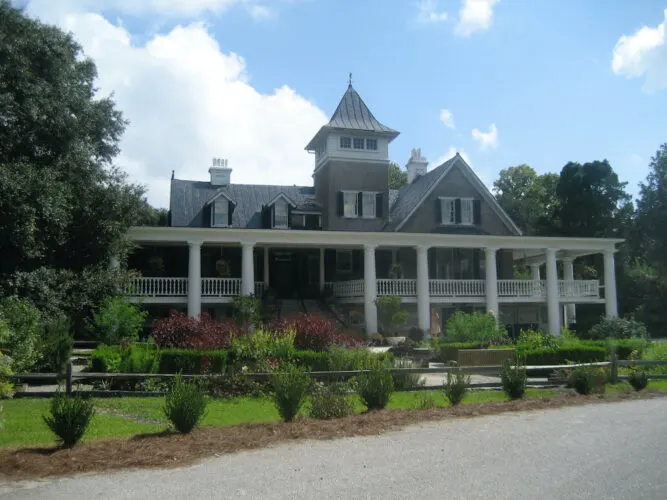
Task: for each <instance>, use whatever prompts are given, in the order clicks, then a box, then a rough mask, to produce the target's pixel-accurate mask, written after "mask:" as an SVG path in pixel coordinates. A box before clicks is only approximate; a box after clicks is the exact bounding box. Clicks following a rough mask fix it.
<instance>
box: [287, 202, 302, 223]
mask: <svg viewBox="0 0 667 500" xmlns="http://www.w3.org/2000/svg"><path fill="white" fill-rule="evenodd" d="M305 222H306V221H305V220H304V224H305ZM287 227H288V228H290V227H292V205H290V204H289V203H288V204H287Z"/></svg>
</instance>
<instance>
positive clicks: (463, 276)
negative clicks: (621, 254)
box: [127, 85, 621, 335]
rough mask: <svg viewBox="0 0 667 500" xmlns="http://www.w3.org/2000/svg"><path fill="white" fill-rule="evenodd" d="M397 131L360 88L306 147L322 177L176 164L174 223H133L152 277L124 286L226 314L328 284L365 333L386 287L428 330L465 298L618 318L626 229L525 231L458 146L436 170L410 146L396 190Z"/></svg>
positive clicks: (514, 317) (505, 315)
mask: <svg viewBox="0 0 667 500" xmlns="http://www.w3.org/2000/svg"><path fill="white" fill-rule="evenodd" d="M398 134H399V133H398V132H397V131H396V130H394V129H391V128H389V127H387V126H386V125H383V124H382V123H381V122H379V121H378V120H377V119H376V118H375V117H374V115H373V114H372V113H371V111H370V110H369V108H368V107H367V106H366V104H365V103H364V101H363V100H362V99H361V97H360V96H359V94H358V93H357V92H356V91H355V89H354V88H353V87H352V85H350V86H349V87H348V89H347V91H346V92H345V94H344V95H343V98H342V99H341V101H340V104H339V105H338V107H337V108H336V110H335V112H334V114H333V116H332V118H331V120H330V121H329V123H328V124H326V125H324V126H323V127H322V128H321V129H320V130H319V131H318V132H317V133H316V134H315V136H314V137H313V138H312V139H311V141H310V142H309V143H308V144H307V146H306V150H307V151H309V152H311V153H312V154H313V156H314V169H313V174H312V176H313V185H312V186H273V185H262V184H256V185H247V184H235V183H233V182H232V169H231V168H230V166H229V164H228V161H227V160H225V159H219V158H216V159H214V160H213V162H212V164H211V166H210V167H209V173H210V179H209V180H208V181H189V180H181V179H176V178H175V177H174V175H172V180H171V194H170V208H169V227H134V228H132V229H131V230H130V236H131V238H132V239H133V240H134V241H135V242H136V243H137V244H138V245H139V246H140V248H139V249H138V250H137V251H136V252H135V254H134V255H133V256H132V257H131V259H130V266H133V267H136V268H137V269H138V270H140V271H141V272H142V277H141V278H138V279H137V280H135V282H134V283H132V285H131V287H130V288H129V289H128V290H127V293H128V294H129V295H130V296H131V297H133V299H135V300H140V301H142V303H143V304H145V305H146V306H147V307H149V310H150V308H151V307H152V308H154V309H155V310H156V311H158V310H161V311H162V312H164V311H165V310H166V309H168V308H181V309H183V310H187V312H188V314H189V315H191V316H198V315H199V314H200V313H201V312H202V311H206V312H209V313H212V314H213V315H214V316H217V317H219V316H222V315H225V314H228V309H229V304H230V302H231V301H232V299H233V297H234V296H236V295H249V294H254V295H255V296H263V295H264V294H266V293H267V292H268V291H271V292H272V295H274V296H276V297H278V298H279V299H283V300H286V301H295V300H296V301H301V302H302V304H303V303H304V301H306V302H308V303H311V304H312V303H313V302H316V301H318V300H319V299H321V297H323V296H324V295H326V296H329V297H332V298H333V300H335V303H336V308H337V309H338V310H340V311H343V313H344V314H350V315H351V316H353V317H355V318H360V319H359V323H360V324H362V325H363V326H364V327H365V329H366V331H367V332H368V333H373V332H376V331H378V318H377V316H378V315H377V306H376V299H377V297H378V296H383V295H393V296H399V297H401V298H402V302H403V304H404V307H405V308H406V310H408V312H409V313H410V315H411V322H410V323H411V324H412V326H415V325H416V326H418V327H419V329H421V330H423V331H424V333H425V335H428V333H429V332H430V331H431V330H432V329H434V330H437V329H438V328H439V327H440V326H441V325H442V323H444V322H445V321H446V319H447V318H448V317H449V315H451V314H452V313H453V311H455V310H456V309H464V310H470V309H480V310H484V311H490V312H492V313H493V314H494V315H495V316H496V317H497V318H499V321H500V322H501V323H503V324H504V325H507V326H508V327H509V328H510V329H514V330H518V329H519V328H522V327H527V326H531V327H541V328H544V329H546V330H548V331H550V332H551V333H552V334H554V335H559V334H560V332H561V327H562V326H563V325H569V324H573V323H576V305H577V304H583V303H586V304H604V305H605V311H606V314H607V315H608V316H616V315H617V305H616V283H615V276H614V252H615V251H616V245H617V244H619V243H620V242H621V240H612V239H592V238H591V239H582V238H544V237H529V236H523V235H522V233H521V230H520V229H519V228H518V227H517V226H516V224H515V223H514V222H513V221H512V220H511V219H510V217H508V215H507V214H506V213H505V212H504V211H503V209H502V208H501V207H500V205H499V204H498V203H497V201H496V200H495V198H494V197H493V195H492V194H491V193H490V192H489V190H488V189H487V188H486V186H484V184H483V183H482V182H481V181H480V179H479V178H478V177H477V175H475V173H474V172H473V170H472V169H471V168H470V166H469V165H468V164H467V163H466V162H465V160H463V158H462V157H461V156H460V155H459V154H458V153H457V154H456V155H455V156H454V157H453V158H451V159H449V160H447V161H445V162H444V163H443V164H441V165H439V166H436V167H435V168H432V169H430V170H429V169H428V162H427V160H426V159H425V158H423V157H422V155H421V152H420V150H419V149H414V150H412V153H411V156H410V158H409V159H408V161H407V165H406V168H407V172H408V183H407V185H406V186H403V187H402V188H400V189H398V190H394V189H390V187H389V146H390V143H391V142H392V141H393V139H395V138H396V137H397V136H398ZM598 253H601V254H603V255H604V280H603V282H602V284H601V283H600V282H599V281H597V280H575V279H574V270H573V269H574V268H573V262H574V260H575V259H577V258H580V257H583V256H588V255H591V254H598ZM559 261H560V262H561V265H560V266H559V265H558V262H559ZM516 264H523V265H527V266H529V267H530V269H531V275H530V279H517V277H516V276H515V275H514V274H515V273H514V269H515V265H516ZM559 268H560V269H561V274H562V275H561V276H559ZM158 313H159V311H158Z"/></svg>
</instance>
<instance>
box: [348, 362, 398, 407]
mask: <svg viewBox="0 0 667 500" xmlns="http://www.w3.org/2000/svg"><path fill="white" fill-rule="evenodd" d="M357 391H358V392H359V396H360V397H361V399H362V400H363V401H364V404H365V405H366V408H368V409H369V410H380V409H382V408H384V407H386V406H387V404H388V403H389V398H390V397H391V395H392V394H393V392H394V379H393V378H392V376H391V373H389V370H387V369H386V368H384V367H382V366H376V367H374V368H372V369H371V370H370V371H368V372H367V373H362V374H361V375H359V376H358V377H357Z"/></svg>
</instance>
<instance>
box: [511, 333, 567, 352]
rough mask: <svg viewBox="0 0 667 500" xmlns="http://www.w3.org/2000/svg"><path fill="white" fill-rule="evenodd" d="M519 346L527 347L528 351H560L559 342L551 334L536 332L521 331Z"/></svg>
mask: <svg viewBox="0 0 667 500" xmlns="http://www.w3.org/2000/svg"><path fill="white" fill-rule="evenodd" d="M516 343H517V344H519V345H522V346H525V347H526V349H545V350H546V349H550V350H552V351H555V350H557V349H558V347H559V346H558V340H557V339H556V337H554V336H553V335H551V334H549V333H545V332H542V331H539V330H538V331H536V330H521V333H520V334H519V338H518V339H517V341H516Z"/></svg>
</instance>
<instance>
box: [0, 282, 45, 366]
mask: <svg viewBox="0 0 667 500" xmlns="http://www.w3.org/2000/svg"><path fill="white" fill-rule="evenodd" d="M0 321H2V322H3V326H2V329H1V330H2V337H5V340H4V342H3V343H2V345H1V346H0V347H2V348H3V349H4V350H6V351H8V353H9V356H10V357H11V359H12V366H11V368H12V370H13V371H14V372H15V373H25V372H28V371H30V370H32V369H33V368H34V367H35V364H36V363H37V361H38V360H39V350H38V347H39V342H40V339H41V336H42V315H41V313H40V312H39V310H38V309H37V308H36V307H34V306H32V305H31V304H30V302H28V301H27V300H25V299H21V298H19V297H17V296H15V295H12V296H10V297H4V298H2V299H0Z"/></svg>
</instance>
